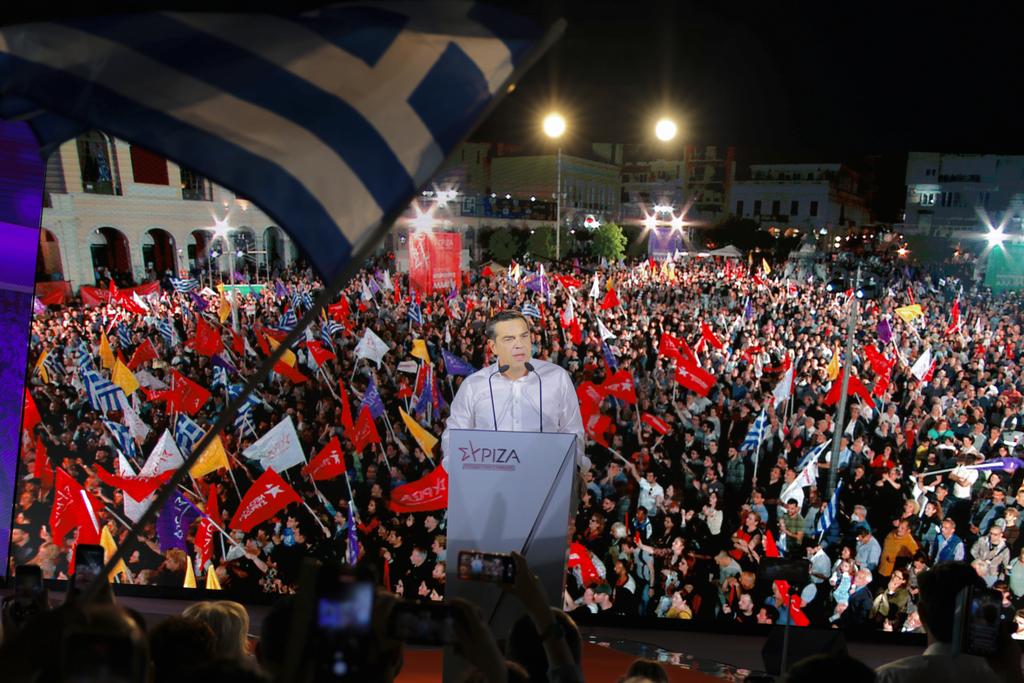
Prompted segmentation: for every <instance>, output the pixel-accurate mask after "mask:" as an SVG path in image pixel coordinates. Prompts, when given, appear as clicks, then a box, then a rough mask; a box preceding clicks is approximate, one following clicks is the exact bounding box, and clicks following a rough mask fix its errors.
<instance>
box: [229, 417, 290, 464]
mask: <svg viewBox="0 0 1024 683" xmlns="http://www.w3.org/2000/svg"><path fill="white" fill-rule="evenodd" d="M242 455H244V456H245V457H247V458H249V459H250V460H259V461H260V464H261V465H262V466H263V469H272V470H274V471H275V472H284V471H285V470H286V469H288V468H289V467H295V466H296V465H305V464H306V456H305V455H303V453H302V444H301V443H299V435H298V434H296V433H295V425H294V424H293V423H292V416H291V415H288V416H287V417H285V418H284V419H283V420H281V421H280V422H278V423H277V424H276V425H274V428H273V429H271V430H270V431H269V432H267V433H266V434H264V435H263V436H261V437H260V440H259V441H257V442H256V443H254V444H253V445H251V446H249V447H248V448H246V449H245V450H244V451H242Z"/></svg>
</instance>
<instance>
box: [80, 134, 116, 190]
mask: <svg viewBox="0 0 1024 683" xmlns="http://www.w3.org/2000/svg"><path fill="white" fill-rule="evenodd" d="M78 165H79V166H80V167H81V170H82V189H83V190H84V191H86V192H90V193H93V194H114V175H113V171H112V170H111V168H110V149H109V147H108V145H107V139H106V138H105V137H104V136H103V134H102V133H98V132H95V131H93V132H90V133H86V134H85V135H82V136H81V137H79V138H78Z"/></svg>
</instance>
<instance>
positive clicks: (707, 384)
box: [676, 362, 715, 396]
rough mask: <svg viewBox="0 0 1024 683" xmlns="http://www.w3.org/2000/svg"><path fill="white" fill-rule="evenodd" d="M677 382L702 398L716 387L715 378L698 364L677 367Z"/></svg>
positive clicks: (685, 364)
mask: <svg viewBox="0 0 1024 683" xmlns="http://www.w3.org/2000/svg"><path fill="white" fill-rule="evenodd" d="M676 381H677V382H679V383H680V384H682V385H683V386H684V387H686V388H687V389H689V390H690V391H694V392H696V393H697V394H699V395H700V396H707V395H708V393H709V392H710V391H711V387H713V386H714V385H715V376H714V375H712V374H711V373H710V372H707V371H706V370H704V369H703V368H700V367H697V364H696V363H690V362H686V363H682V364H680V365H677V366H676Z"/></svg>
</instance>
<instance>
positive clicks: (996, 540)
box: [988, 526, 1003, 545]
mask: <svg viewBox="0 0 1024 683" xmlns="http://www.w3.org/2000/svg"><path fill="white" fill-rule="evenodd" d="M988 542H989V543H991V544H992V545H999V544H1000V543H1002V542H1003V530H1002V529H1000V528H999V527H997V526H994V527H992V530H991V531H989V532H988Z"/></svg>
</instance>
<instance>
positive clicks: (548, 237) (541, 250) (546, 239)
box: [526, 228, 566, 259]
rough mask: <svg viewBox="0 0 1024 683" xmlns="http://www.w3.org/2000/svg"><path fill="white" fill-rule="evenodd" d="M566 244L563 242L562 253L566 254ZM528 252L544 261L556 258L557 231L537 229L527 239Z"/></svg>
mask: <svg viewBox="0 0 1024 683" xmlns="http://www.w3.org/2000/svg"><path fill="white" fill-rule="evenodd" d="M565 247H566V245H565V242H562V252H563V253H565ZM526 250H527V251H528V252H530V253H531V254H532V255H533V256H535V257H539V258H542V259H552V258H555V229H554V228H536V229H535V230H534V231H533V234H532V235H530V236H529V237H528V238H527V239H526Z"/></svg>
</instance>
